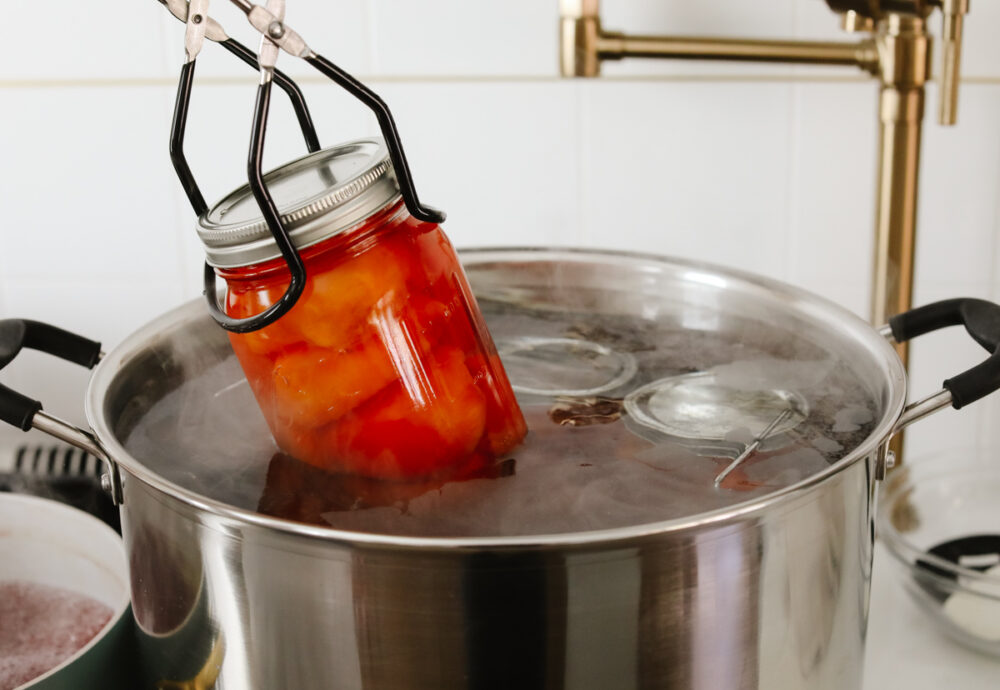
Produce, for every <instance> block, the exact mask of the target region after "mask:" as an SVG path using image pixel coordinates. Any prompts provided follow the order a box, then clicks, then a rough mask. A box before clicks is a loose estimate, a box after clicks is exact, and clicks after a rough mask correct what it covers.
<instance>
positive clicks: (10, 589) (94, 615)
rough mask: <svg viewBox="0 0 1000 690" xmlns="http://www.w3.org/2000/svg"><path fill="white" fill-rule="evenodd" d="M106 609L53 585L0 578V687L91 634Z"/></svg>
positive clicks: (58, 659)
mask: <svg viewBox="0 0 1000 690" xmlns="http://www.w3.org/2000/svg"><path fill="white" fill-rule="evenodd" d="M111 615H112V610H111V609H110V608H109V607H107V606H105V605H104V604H102V603H101V602H99V601H97V600H95V599H91V598H90V597H88V596H85V595H83V594H78V593H76V592H71V591H69V590H66V589H61V588H58V587H48V586H46V585H40V584H35V583H33V582H22V581H18V580H14V581H8V582H0V690H13V688H16V687H17V686H19V685H21V684H23V683H26V682H28V681H29V680H31V679H32V678H37V677H38V676H40V675H42V674H43V673H45V672H46V671H48V670H50V669H52V668H55V667H56V666H58V665H59V664H61V663H62V662H63V661H65V660H66V659H67V658H69V657H70V656H72V655H73V654H74V653H76V652H77V651H78V650H79V649H81V648H82V647H83V646H84V645H86V644H87V643H88V642H90V640H91V639H93V637H94V635H96V634H97V633H98V632H99V631H100V630H101V628H103V627H104V626H105V625H106V624H107V622H108V621H109V620H111Z"/></svg>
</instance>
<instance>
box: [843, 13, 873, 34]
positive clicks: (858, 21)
mask: <svg viewBox="0 0 1000 690" xmlns="http://www.w3.org/2000/svg"><path fill="white" fill-rule="evenodd" d="M840 28H842V29H843V30H844V31H847V32H848V33H852V34H856V33H861V32H866V31H867V32H869V33H871V32H873V31H875V20H874V19H873V18H872V17H869V16H868V15H865V14H861V13H860V12H857V11H856V10H847V11H846V12H844V13H843V14H841V15H840Z"/></svg>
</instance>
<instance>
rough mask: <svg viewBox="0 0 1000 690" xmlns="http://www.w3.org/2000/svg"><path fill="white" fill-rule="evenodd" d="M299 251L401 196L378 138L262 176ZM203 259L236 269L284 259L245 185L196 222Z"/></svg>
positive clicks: (313, 155) (312, 156)
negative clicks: (281, 257) (203, 250)
mask: <svg viewBox="0 0 1000 690" xmlns="http://www.w3.org/2000/svg"><path fill="white" fill-rule="evenodd" d="M264 181H265V183H266V184H267V188H268V191H270V193H271V196H272V197H273V198H274V201H275V203H276V204H277V206H278V210H279V212H280V213H281V220H282V222H283V223H284V224H285V227H286V228H287V229H288V234H289V236H290V237H291V239H292V242H293V243H294V244H295V246H296V247H297V248H298V249H304V248H305V247H308V246H311V245H313V244H316V243H317V242H321V241H322V240H325V239H327V238H328V237H332V236H333V235H336V234H338V233H340V232H343V231H344V230H347V229H348V228H351V227H353V226H355V225H357V224H358V223H360V222H362V221H364V220H365V219H366V218H368V217H369V216H371V215H373V214H375V213H377V212H378V211H380V210H381V209H383V208H384V207H385V206H386V205H388V204H390V203H392V202H394V201H395V200H396V199H398V198H399V196H400V194H399V185H398V184H397V182H396V177H395V174H394V172H393V168H392V162H391V161H390V159H389V151H388V149H387V148H386V146H385V143H384V142H383V141H382V140H381V139H360V140H358V141H353V142H350V143H347V144H342V145H339V146H334V147H331V148H327V149H323V150H322V151H317V152H315V153H310V154H309V155H307V156H303V157H302V158H299V159H297V160H294V161H292V162H290V163H286V164H285V165H282V166H281V167H279V168H275V169H274V170H272V171H270V172H269V173H267V174H266V175H265V176H264ZM198 236H199V237H200V238H201V241H202V243H203V244H204V245H205V254H206V257H207V259H208V263H209V264H211V265H212V266H216V267H218V268H237V267H240V266H249V265H251V264H258V263H262V262H264V261H269V260H271V259H275V258H277V257H279V256H281V252H280V251H279V249H278V245H277V244H276V243H275V241H274V238H273V237H272V236H271V232H270V230H269V229H268V227H267V223H266V222H265V221H264V217H263V215H262V214H261V212H260V208H259V207H258V205H257V201H256V199H254V196H253V193H252V192H251V190H250V185H248V184H247V185H244V186H242V187H240V188H239V189H237V190H236V191H234V192H232V193H231V194H229V195H228V196H226V197H225V198H224V199H223V200H222V201H220V202H219V203H217V204H216V205H215V206H213V207H212V208H211V209H210V210H209V211H208V212H207V213H205V214H204V215H203V216H202V217H201V218H199V219H198Z"/></svg>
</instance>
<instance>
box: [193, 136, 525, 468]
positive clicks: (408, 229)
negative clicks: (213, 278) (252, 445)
mask: <svg viewBox="0 0 1000 690" xmlns="http://www.w3.org/2000/svg"><path fill="white" fill-rule="evenodd" d="M265 179H266V181H267V184H268V189H269V190H270V191H271V194H272V195H273V196H274V199H275V202H276V203H277V205H278V208H279V209H280V212H281V214H282V220H283V221H284V222H285V224H286V227H287V228H288V230H289V235H290V237H291V238H292V241H293V242H294V243H295V245H296V247H297V248H298V249H299V252H300V253H301V255H302V258H303V261H304V263H305V266H306V275H307V280H306V285H305V290H304V292H303V293H302V296H301V297H300V298H299V301H298V302H297V303H296V304H295V306H294V307H293V308H292V309H291V310H290V311H289V312H288V313H287V314H285V315H284V316H283V317H281V318H280V319H278V320H277V321H276V322H274V323H273V324H271V325H270V326H267V327H265V328H263V329H261V330H258V331H254V332H251V333H245V334H236V333H231V334H230V335H229V337H230V340H231V342H232V346H233V350H234V351H235V353H236V356H237V357H238V359H239V361H240V364H241V365H242V367H243V370H244V372H245V373H246V376H247V380H248V381H249V383H250V387H251V389H252V390H253V393H254V396H255V397H256V399H257V402H258V404H259V405H260V408H261V410H262V411H263V414H264V417H265V419H266V420H267V423H268V425H269V427H270V429H271V432H272V434H273V435H274V438H275V440H276V442H277V444H278V446H279V447H280V448H281V449H282V450H283V451H284V452H285V453H287V454H289V455H291V456H293V457H295V458H297V459H299V460H301V461H303V462H307V463H309V464H311V465H314V466H316V467H319V468H322V469H325V470H328V471H330V472H335V473H340V474H350V475H360V476H364V477H373V478H378V479H392V480H412V479H417V478H427V477H460V476H471V475H474V474H475V473H476V472H478V471H480V470H481V469H482V468H484V467H487V466H489V465H491V464H492V463H493V462H494V461H495V460H496V459H498V458H500V457H501V456H503V455H504V454H505V453H508V452H509V451H510V450H511V449H513V448H514V447H515V446H516V445H517V444H518V443H520V441H521V440H522V439H523V438H524V435H525V433H526V431H527V427H526V425H525V422H524V418H523V416H522V415H521V411H520V409H519V408H518V406H517V402H516V401H515V398H514V393H513V391H512V390H511V386H510V383H509V381H508V380H507V375H506V374H505V372H504V370H503V366H502V365H501V363H500V359H499V357H498V356H497V352H496V348H495V347H494V345H493V341H492V339H491V338H490V335H489V332H488V331H487V329H486V325H485V323H484V321H483V318H482V316H481V314H480V312H479V308H478V306H477V305H476V301H475V299H474V297H473V295H472V292H471V290H470V289H469V285H468V282H467V280H466V278H465V275H464V273H463V271H462V268H461V266H460V265H459V262H458V257H457V256H456V254H455V250H454V249H453V248H452V246H451V243H450V242H449V241H448V238H447V237H446V236H445V234H444V233H443V232H442V231H441V228H440V227H439V226H437V225H435V224H433V223H425V222H421V221H418V220H416V219H415V218H413V217H412V216H411V215H410V214H409V213H408V212H407V210H406V207H405V205H404V204H403V202H402V199H401V197H400V195H399V191H398V187H397V185H396V182H395V178H394V176H393V174H392V165H391V162H390V161H389V157H388V152H387V150H386V148H385V146H384V144H382V142H381V141H378V140H362V141H358V142H353V143H350V144H345V145H343V146H338V147H334V148H330V149H325V150H323V151H319V152H317V153H314V154H310V155H308V156H306V157H304V158H301V159H298V160H296V161H293V162H291V163H289V164H287V165H285V166H282V167H281V168H278V169H276V170H274V171H272V172H271V173H269V174H268V175H267V176H266V178H265ZM199 235H200V236H201V239H202V241H203V243H204V244H205V247H206V253H207V256H208V261H209V263H210V264H211V265H213V266H214V267H215V268H216V272H217V274H218V275H219V276H221V277H222V278H224V279H225V281H226V284H227V293H226V301H225V307H226V312H227V314H229V315H230V316H233V317H237V318H244V317H248V316H252V315H254V314H257V313H260V312H261V311H263V310H264V309H265V308H267V307H268V306H269V305H270V304H272V303H273V302H275V301H276V300H277V299H278V298H279V297H281V295H282V294H284V292H285V289H286V288H287V287H288V283H289V280H290V275H289V272H288V268H287V266H286V264H285V262H284V260H283V259H282V258H281V257H280V252H279V251H278V248H277V246H276V245H275V243H274V241H273V240H272V239H271V236H270V233H269V232H268V230H267V226H266V224H265V223H264V220H263V218H262V217H261V215H260V212H259V209H258V208H257V206H256V204H255V202H254V200H253V197H252V195H251V193H250V190H249V188H247V187H244V188H242V189H240V190H237V191H236V192H234V193H232V194H230V195H229V196H228V197H227V198H226V199H224V200H222V201H221V202H219V203H218V204H217V205H216V206H215V207H213V208H212V209H211V210H210V211H209V212H208V213H207V214H205V216H203V217H202V218H201V219H200V221H199Z"/></svg>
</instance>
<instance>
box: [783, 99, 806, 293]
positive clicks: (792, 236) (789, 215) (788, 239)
mask: <svg viewBox="0 0 1000 690" xmlns="http://www.w3.org/2000/svg"><path fill="white" fill-rule="evenodd" d="M790 88H791V94H790V99H789V104H788V119H789V123H790V125H791V133H790V136H789V137H788V154H787V155H788V159H787V161H788V170H787V172H786V173H785V194H786V199H787V201H786V204H785V247H786V251H785V266H784V274H785V280H787V281H788V282H789V283H792V284H797V281H798V278H799V277H798V274H797V272H796V271H795V266H796V261H795V257H796V255H797V254H798V250H799V242H798V239H799V233H798V232H796V221H797V219H798V217H799V213H798V212H799V200H800V196H801V192H802V185H801V184H800V183H799V169H798V168H799V159H800V157H801V156H800V153H801V152H800V150H799V146H800V142H801V138H802V131H801V129H802V127H801V122H800V120H801V118H800V115H801V113H800V111H801V108H800V107H799V99H800V98H801V89H800V87H799V85H798V84H793V85H792V86H791V87H790Z"/></svg>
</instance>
